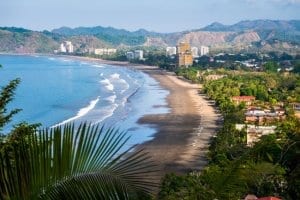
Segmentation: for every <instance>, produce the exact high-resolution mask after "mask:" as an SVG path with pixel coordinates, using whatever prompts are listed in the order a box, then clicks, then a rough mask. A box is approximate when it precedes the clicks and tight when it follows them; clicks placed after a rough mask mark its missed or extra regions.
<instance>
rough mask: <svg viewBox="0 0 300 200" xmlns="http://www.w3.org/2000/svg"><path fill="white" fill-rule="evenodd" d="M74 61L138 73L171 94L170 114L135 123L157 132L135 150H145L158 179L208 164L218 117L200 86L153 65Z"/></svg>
mask: <svg viewBox="0 0 300 200" xmlns="http://www.w3.org/2000/svg"><path fill="white" fill-rule="evenodd" d="M74 58H75V57H74ZM76 58H77V59H80V60H85V61H93V62H97V63H99V64H107V65H118V66H124V67H128V68H130V69H134V70H140V71H142V72H144V73H146V74H148V75H149V76H150V77H152V78H154V79H155V80H156V81H157V82H158V83H159V84H160V86H161V87H162V88H164V89H166V90H168V91H169V92H170V93H169V94H168V96H167V97H166V100H167V103H168V105H167V106H168V108H169V109H170V112H169V113H166V114H152V115H144V116H143V117H141V118H140V119H139V120H138V123H140V124H144V125H151V126H152V127H154V128H155V129H156V133H155V134H154V135H153V139H151V140H150V141H146V142H144V143H142V144H139V145H137V146H136V149H137V150H139V149H144V150H145V152H147V153H148V154H149V156H151V157H152V159H153V160H154V162H155V163H156V164H157V165H158V168H159V169H160V174H159V178H162V177H163V176H164V175H165V174H167V173H172V172H173V173H176V174H183V173H186V172H190V171H193V170H201V169H203V168H204V167H205V166H206V165H207V158H206V154H207V152H208V148H209V144H210V139H211V138H212V137H214V136H215V134H216V133H217V130H218V129H219V128H220V119H221V118H220V114H219V113H218V111H217V109H216V108H215V106H214V102H213V101H210V100H209V99H207V97H206V96H205V95H203V94H200V93H199V91H200V89H201V88H202V87H201V85H199V84H193V83H190V82H188V80H183V79H181V78H179V77H177V76H176V75H175V74H174V73H172V72H167V71H164V70H162V69H159V68H158V67H156V66H146V65H137V64H132V63H129V62H119V61H109V60H102V59H97V58H88V57H76Z"/></svg>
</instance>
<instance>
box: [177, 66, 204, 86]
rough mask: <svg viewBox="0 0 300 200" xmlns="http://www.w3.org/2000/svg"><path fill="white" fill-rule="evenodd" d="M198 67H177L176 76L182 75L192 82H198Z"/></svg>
mask: <svg viewBox="0 0 300 200" xmlns="http://www.w3.org/2000/svg"><path fill="white" fill-rule="evenodd" d="M198 71H199V69H198V68H194V67H189V68H179V69H178V70H177V71H176V74H177V76H183V77H185V78H186V79H188V80H191V81H192V82H194V83H199V82H200V78H199V76H198Z"/></svg>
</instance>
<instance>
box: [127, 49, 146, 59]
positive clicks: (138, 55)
mask: <svg viewBox="0 0 300 200" xmlns="http://www.w3.org/2000/svg"><path fill="white" fill-rule="evenodd" d="M126 58H127V59H128V60H133V59H137V60H143V59H144V52H143V50H135V51H128V52H126Z"/></svg>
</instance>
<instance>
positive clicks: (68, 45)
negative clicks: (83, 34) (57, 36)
mask: <svg viewBox="0 0 300 200" xmlns="http://www.w3.org/2000/svg"><path fill="white" fill-rule="evenodd" d="M60 52H62V53H73V52H74V46H73V44H72V42H71V41H64V42H63V43H61V44H60Z"/></svg>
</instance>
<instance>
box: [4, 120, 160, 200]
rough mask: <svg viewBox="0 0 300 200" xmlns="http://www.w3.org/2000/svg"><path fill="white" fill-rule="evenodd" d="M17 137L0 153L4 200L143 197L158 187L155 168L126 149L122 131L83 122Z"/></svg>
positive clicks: (137, 152)
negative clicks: (76, 126) (78, 124)
mask: <svg viewBox="0 0 300 200" xmlns="http://www.w3.org/2000/svg"><path fill="white" fill-rule="evenodd" d="M17 135H19V136H20V137H19V138H18V139H17V140H14V143H13V144H12V145H4V146H3V147H2V148H1V151H0V186H1V187H0V194H1V195H0V198H1V199H140V198H143V199H144V198H147V197H149V194H151V192H152V190H153V189H154V188H155V187H156V184H155V181H154V180H155V178H156V177H155V174H154V173H155V172H156V170H155V165H154V164H153V163H152V161H151V160H150V158H149V156H148V155H147V154H146V153H144V152H143V151H135V152H131V150H132V149H128V150H125V151H124V145H125V144H126V142H127V141H128V139H129V137H127V136H126V133H124V132H123V133H118V131H115V130H113V129H108V130H105V129H104V128H103V127H99V126H92V125H87V124H82V125H80V126H79V127H78V128H77V129H75V127H74V125H65V126H64V127H57V128H55V129H45V130H42V131H39V132H30V131H29V134H27V135H25V136H24V135H23V134H17ZM16 141H17V142H16ZM129 152H130V153H129ZM141 196H142V197H141Z"/></svg>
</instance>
